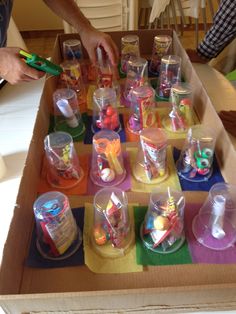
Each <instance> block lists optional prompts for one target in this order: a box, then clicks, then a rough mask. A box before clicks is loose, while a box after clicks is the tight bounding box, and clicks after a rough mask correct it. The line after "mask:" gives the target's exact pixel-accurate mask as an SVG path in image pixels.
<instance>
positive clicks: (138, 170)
mask: <svg viewBox="0 0 236 314" xmlns="http://www.w3.org/2000/svg"><path fill="white" fill-rule="evenodd" d="M132 171H133V175H134V177H135V179H136V180H137V181H139V182H142V183H146V184H158V183H161V182H162V181H164V180H166V179H167V178H168V176H169V170H168V167H167V168H166V170H165V174H164V175H163V176H159V177H157V178H154V179H151V180H149V179H148V178H147V175H146V173H145V169H144V166H143V165H142V164H141V163H137V164H135V165H132Z"/></svg>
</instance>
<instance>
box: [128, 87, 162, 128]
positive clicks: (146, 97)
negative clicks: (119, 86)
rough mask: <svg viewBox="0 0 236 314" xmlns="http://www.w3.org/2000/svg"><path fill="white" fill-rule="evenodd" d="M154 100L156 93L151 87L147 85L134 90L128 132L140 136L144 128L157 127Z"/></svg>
mask: <svg viewBox="0 0 236 314" xmlns="http://www.w3.org/2000/svg"><path fill="white" fill-rule="evenodd" d="M154 98H155V91H154V89H153V88H152V87H151V86H147V85H145V86H140V87H136V88H134V89H133V91H132V96H131V111H132V113H131V115H130V117H129V121H128V123H127V128H128V130H130V131H131V132H133V133H136V134H138V133H139V131H141V130H142V129H144V128H151V127H157V121H156V113H155V101H154Z"/></svg>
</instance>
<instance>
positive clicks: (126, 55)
mask: <svg viewBox="0 0 236 314" xmlns="http://www.w3.org/2000/svg"><path fill="white" fill-rule="evenodd" d="M139 56H140V49H139V37H138V36H137V35H126V36H124V37H122V38H121V71H122V72H123V73H126V72H127V62H128V61H129V60H130V58H131V57H134V58H136V57H139Z"/></svg>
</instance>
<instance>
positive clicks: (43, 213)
mask: <svg viewBox="0 0 236 314" xmlns="http://www.w3.org/2000/svg"><path fill="white" fill-rule="evenodd" d="M33 209H34V215H35V220H36V231H37V239H36V246H37V249H38V251H39V252H40V254H41V255H42V256H43V257H44V258H46V259H51V260H54V259H55V260H63V259H65V258H68V257H69V256H71V255H72V254H74V253H75V252H76V251H77V250H78V249H79V247H80V245H81V242H82V235H81V231H80V229H79V227H78V226H77V224H76V221H75V219H74V217H73V215H72V212H71V208H70V204H69V200H68V198H67V197H66V195H64V194H62V193H60V192H56V191H53V192H48V193H44V194H42V195H41V196H39V198H38V199H37V200H36V201H35V202H34V205H33Z"/></svg>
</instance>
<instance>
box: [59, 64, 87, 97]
mask: <svg viewBox="0 0 236 314" xmlns="http://www.w3.org/2000/svg"><path fill="white" fill-rule="evenodd" d="M60 66H61V67H62V69H63V72H62V73H61V75H60V83H61V86H62V87H65V88H70V89H73V90H74V91H76V93H77V94H78V95H79V96H82V95H84V93H85V87H84V82H83V76H82V71H81V67H80V64H79V62H78V61H77V60H75V59H73V60H65V61H64V62H63V63H61V64H60Z"/></svg>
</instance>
